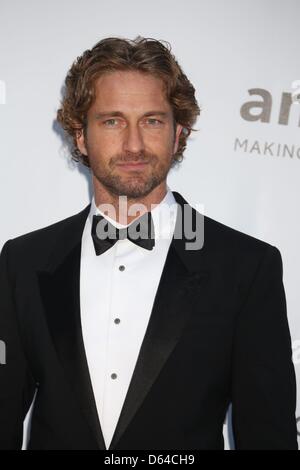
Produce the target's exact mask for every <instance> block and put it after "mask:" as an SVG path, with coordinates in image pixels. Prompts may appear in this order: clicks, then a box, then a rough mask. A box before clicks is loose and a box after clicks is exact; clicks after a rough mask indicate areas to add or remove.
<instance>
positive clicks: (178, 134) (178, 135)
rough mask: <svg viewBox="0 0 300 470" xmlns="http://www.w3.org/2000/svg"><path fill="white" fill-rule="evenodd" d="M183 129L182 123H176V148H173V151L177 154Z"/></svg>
mask: <svg viewBox="0 0 300 470" xmlns="http://www.w3.org/2000/svg"><path fill="white" fill-rule="evenodd" d="M182 129H183V126H181V125H180V124H177V125H176V132H175V137H174V148H173V153H174V154H175V153H176V152H177V150H178V146H179V137H180V134H181V132H182Z"/></svg>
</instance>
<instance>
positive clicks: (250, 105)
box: [240, 80, 300, 127]
mask: <svg viewBox="0 0 300 470" xmlns="http://www.w3.org/2000/svg"><path fill="white" fill-rule="evenodd" d="M292 88H294V89H295V91H294V92H291V93H287V92H283V93H282V95H281V103H280V109H279V115H278V124H282V125H284V126H287V125H288V123H289V117H290V112H291V106H292V104H299V103H300V80H296V81H295V82H293V83H292ZM248 93H249V95H251V96H252V95H257V96H260V97H261V98H262V99H261V101H256V100H253V101H247V102H246V103H244V104H243V105H242V106H241V110H240V113H241V116H242V118H243V119H245V121H261V122H270V121H271V112H272V102H273V99H272V95H271V93H270V92H269V91H268V90H264V89H263V88H251V89H250V90H248ZM255 109H259V110H260V112H259V113H252V110H255ZM298 126H299V127H300V119H299V122H298Z"/></svg>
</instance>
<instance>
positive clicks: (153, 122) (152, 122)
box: [148, 118, 162, 125]
mask: <svg viewBox="0 0 300 470" xmlns="http://www.w3.org/2000/svg"><path fill="white" fill-rule="evenodd" d="M148 121H150V124H157V125H160V124H162V121H159V119H155V118H149V119H148Z"/></svg>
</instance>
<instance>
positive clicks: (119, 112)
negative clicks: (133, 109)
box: [95, 111, 169, 119]
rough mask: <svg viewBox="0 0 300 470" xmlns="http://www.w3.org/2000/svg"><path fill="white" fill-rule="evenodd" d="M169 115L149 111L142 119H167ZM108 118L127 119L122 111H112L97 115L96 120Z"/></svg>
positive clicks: (162, 112)
mask: <svg viewBox="0 0 300 470" xmlns="http://www.w3.org/2000/svg"><path fill="white" fill-rule="evenodd" d="M168 114H169V113H167V112H164V111H148V112H147V113H145V114H143V116H142V117H146V116H162V117H167V116H168ZM108 116H121V117H124V118H125V117H126V116H125V114H124V113H122V111H111V112H107V111H105V112H102V113H96V115H95V118H96V119H102V118H104V117H108Z"/></svg>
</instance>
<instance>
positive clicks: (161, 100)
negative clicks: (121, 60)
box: [95, 71, 170, 109]
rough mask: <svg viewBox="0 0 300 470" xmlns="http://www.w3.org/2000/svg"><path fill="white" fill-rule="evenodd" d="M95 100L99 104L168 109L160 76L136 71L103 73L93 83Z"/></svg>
mask: <svg viewBox="0 0 300 470" xmlns="http://www.w3.org/2000/svg"><path fill="white" fill-rule="evenodd" d="M95 94H96V96H95V98H96V99H95V102H96V104H97V105H101V106H106V105H109V106H118V107H120V106H121V105H124V106H126V105H127V106H136V105H138V104H140V105H143V106H147V105H148V104H149V105H151V107H153V105H157V106H160V107H163V108H164V109H169V107H170V106H169V103H168V101H167V99H166V96H165V89H164V83H163V80H162V79H161V78H158V77H155V76H153V75H150V74H146V73H141V72H138V71H116V72H109V73H105V74H104V75H102V76H101V77H99V78H98V80H97V81H96V83H95Z"/></svg>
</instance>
